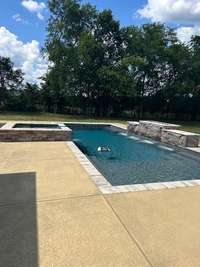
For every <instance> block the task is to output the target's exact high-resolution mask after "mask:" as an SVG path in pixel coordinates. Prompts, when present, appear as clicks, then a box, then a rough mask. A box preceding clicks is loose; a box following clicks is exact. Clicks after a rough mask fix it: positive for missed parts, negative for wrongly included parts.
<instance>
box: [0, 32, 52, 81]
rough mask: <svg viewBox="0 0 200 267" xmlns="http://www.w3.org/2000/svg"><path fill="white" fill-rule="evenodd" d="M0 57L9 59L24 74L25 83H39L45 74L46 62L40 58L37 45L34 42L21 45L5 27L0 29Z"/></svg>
mask: <svg viewBox="0 0 200 267" xmlns="http://www.w3.org/2000/svg"><path fill="white" fill-rule="evenodd" d="M0 56H4V57H10V59H11V60H12V61H13V62H14V64H15V67H16V68H20V69H22V71H23V72H24V73H25V80H26V81H27V82H36V83H39V82H40V79H39V78H40V77H41V76H43V75H44V74H45V73H46V72H47V68H48V61H47V59H43V58H42V56H41V54H40V47H39V43H38V42H37V41H35V40H33V41H32V42H28V43H23V42H22V41H20V40H18V37H17V36H16V35H14V34H13V33H11V32H10V31H8V30H7V29H6V28H5V27H0Z"/></svg>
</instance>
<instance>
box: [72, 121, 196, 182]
mask: <svg viewBox="0 0 200 267" xmlns="http://www.w3.org/2000/svg"><path fill="white" fill-rule="evenodd" d="M73 140H74V142H75V143H76V144H77V146H78V147H79V148H80V149H81V151H82V152H83V153H84V154H85V155H86V156H87V157H88V158H89V159H90V161H91V162H92V163H93V164H94V165H95V167H96V168H97V169H98V170H99V171H100V172H101V173H102V174H103V175H104V177H105V178H106V179H107V180H108V181H109V182H110V184H111V185H112V186H119V185H131V184H146V183H156V182H169V181H180V180H182V181H183V180H193V179H199V178H200V158H199V157H198V156H196V155H194V154H192V153H189V152H187V151H185V150H182V149H177V148H175V147H169V146H165V145H163V144H161V143H159V142H155V141H152V140H149V139H144V138H142V137H138V136H127V135H126V133H125V132H123V131H121V130H116V129H115V130H114V131H113V129H112V128H110V127H98V129H95V127H92V128H90V127H89V126H85V127H77V126H76V127H75V126H74V127H73ZM99 146H108V147H109V148H110V149H111V151H110V152H98V147H99Z"/></svg>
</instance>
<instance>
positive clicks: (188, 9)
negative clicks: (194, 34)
mask: <svg viewBox="0 0 200 267" xmlns="http://www.w3.org/2000/svg"><path fill="white" fill-rule="evenodd" d="M138 14H139V15H140V16H141V17H143V18H148V19H151V20H152V21H160V22H176V23H200V0H148V3H147V5H146V6H144V7H143V8H142V9H139V10H138Z"/></svg>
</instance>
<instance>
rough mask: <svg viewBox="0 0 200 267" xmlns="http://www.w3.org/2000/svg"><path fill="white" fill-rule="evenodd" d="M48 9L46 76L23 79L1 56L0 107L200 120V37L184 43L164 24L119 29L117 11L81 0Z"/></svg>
mask: <svg viewBox="0 0 200 267" xmlns="http://www.w3.org/2000/svg"><path fill="white" fill-rule="evenodd" d="M48 6H49V10H50V18H49V22H48V26H47V37H46V42H45V47H44V49H43V52H44V53H45V54H47V55H48V57H49V60H50V62H51V65H50V67H49V70H48V73H47V74H46V75H45V77H43V83H42V84H41V86H37V85H33V84H24V82H23V74H22V72H21V71H20V70H13V64H12V62H11V61H10V60H9V59H6V58H3V57H1V58H0V107H1V108H5V109H22V108H23V109H24V110H40V111H48V112H55V113H56V112H60V113H76V114H86V115H90V116H112V115H113V116H121V115H129V116H135V117H138V118H141V117H143V116H144V114H148V116H151V115H152V116H153V115H155V116H160V117H161V118H162V117H164V116H168V114H175V116H176V115H181V116H185V117H186V118H189V119H191V118H193V119H198V114H199V111H200V105H199V99H200V36H193V37H192V39H191V41H190V42H189V43H188V44H184V43H182V42H180V40H178V38H177V35H176V32H175V30H174V29H172V28H170V27H167V26H166V25H163V24H160V23H152V24H144V25H142V26H134V25H130V26H127V27H121V26H120V23H119V22H118V21H117V20H116V19H115V18H114V17H113V14H112V11H111V10H103V11H101V12H100V11H98V10H97V9H96V8H95V6H92V5H90V4H82V3H81V2H80V1H78V0H49V1H48ZM5 68H6V70H5Z"/></svg>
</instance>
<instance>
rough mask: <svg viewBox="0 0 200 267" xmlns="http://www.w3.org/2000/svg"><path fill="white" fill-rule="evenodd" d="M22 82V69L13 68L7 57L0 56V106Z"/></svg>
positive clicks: (19, 87) (0, 106)
mask: <svg viewBox="0 0 200 267" xmlns="http://www.w3.org/2000/svg"><path fill="white" fill-rule="evenodd" d="M22 82H23V73H22V71H21V70H19V69H16V70H15V69H14V64H13V63H12V62H11V60H10V59H9V58H6V57H0V108H3V107H5V106H6V104H7V102H8V98H9V96H10V95H12V94H14V93H15V91H16V90H20V89H21V87H22Z"/></svg>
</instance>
